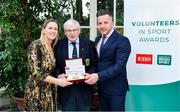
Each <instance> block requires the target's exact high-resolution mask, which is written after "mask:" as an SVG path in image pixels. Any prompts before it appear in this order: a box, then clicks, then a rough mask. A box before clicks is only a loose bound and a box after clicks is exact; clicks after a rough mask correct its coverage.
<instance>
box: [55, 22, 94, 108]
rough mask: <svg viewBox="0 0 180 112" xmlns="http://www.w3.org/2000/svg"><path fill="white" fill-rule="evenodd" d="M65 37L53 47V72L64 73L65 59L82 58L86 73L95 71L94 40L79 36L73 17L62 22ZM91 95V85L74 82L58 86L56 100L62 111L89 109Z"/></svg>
mask: <svg viewBox="0 0 180 112" xmlns="http://www.w3.org/2000/svg"><path fill="white" fill-rule="evenodd" d="M64 32H65V36H66V38H63V39H61V40H60V41H59V42H58V43H57V45H56V47H55V58H56V68H55V74H56V75H57V76H58V77H59V76H60V77H63V76H61V75H60V74H63V73H65V66H66V65H65V60H67V59H74V58H82V62H83V65H84V66H85V72H86V73H95V72H96V68H97V52H96V48H95V44H94V42H92V41H91V40H88V39H85V38H80V37H79V35H80V25H79V23H78V22H77V21H76V20H74V19H69V20H67V21H66V22H65V23H64ZM92 95H93V88H92V85H88V84H86V83H84V82H83V81H82V82H75V83H74V84H73V85H70V86H68V87H58V97H59V98H58V100H59V102H60V105H61V107H62V111H89V110H90V106H91V99H92Z"/></svg>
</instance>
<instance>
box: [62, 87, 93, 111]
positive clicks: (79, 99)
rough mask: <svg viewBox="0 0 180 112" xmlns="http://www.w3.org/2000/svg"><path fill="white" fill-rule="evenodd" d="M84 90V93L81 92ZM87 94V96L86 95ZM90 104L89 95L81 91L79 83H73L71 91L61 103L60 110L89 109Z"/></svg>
mask: <svg viewBox="0 0 180 112" xmlns="http://www.w3.org/2000/svg"><path fill="white" fill-rule="evenodd" d="M83 92H84V93H83ZM86 96H87V97H86ZM90 106H91V96H90V95H87V94H85V91H81V88H80V87H79V85H73V87H72V88H71V93H70V95H69V97H68V98H66V101H64V102H63V103H62V104H61V110H62V111H89V110H90Z"/></svg>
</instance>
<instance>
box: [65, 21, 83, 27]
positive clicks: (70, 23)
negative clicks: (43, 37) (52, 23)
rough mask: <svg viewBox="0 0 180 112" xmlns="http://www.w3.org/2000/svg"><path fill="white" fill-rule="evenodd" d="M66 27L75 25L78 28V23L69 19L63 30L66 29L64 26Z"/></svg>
mask: <svg viewBox="0 0 180 112" xmlns="http://www.w3.org/2000/svg"><path fill="white" fill-rule="evenodd" d="M68 25H76V26H77V27H78V28H80V24H79V22H78V21H76V20H74V19H69V20H67V21H66V22H65V23H64V29H65V28H66V26H68Z"/></svg>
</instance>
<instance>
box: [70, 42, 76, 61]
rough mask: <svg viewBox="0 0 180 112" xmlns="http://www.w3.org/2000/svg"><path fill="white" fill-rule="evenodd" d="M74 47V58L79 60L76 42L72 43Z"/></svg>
mask: <svg viewBox="0 0 180 112" xmlns="http://www.w3.org/2000/svg"><path fill="white" fill-rule="evenodd" d="M71 44H72V45H73V47H74V48H73V52H72V58H77V48H76V42H72V43H71Z"/></svg>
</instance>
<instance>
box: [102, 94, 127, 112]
mask: <svg viewBox="0 0 180 112" xmlns="http://www.w3.org/2000/svg"><path fill="white" fill-rule="evenodd" d="M125 99H126V94H123V95H111V96H110V95H100V110H101V111H125Z"/></svg>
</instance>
